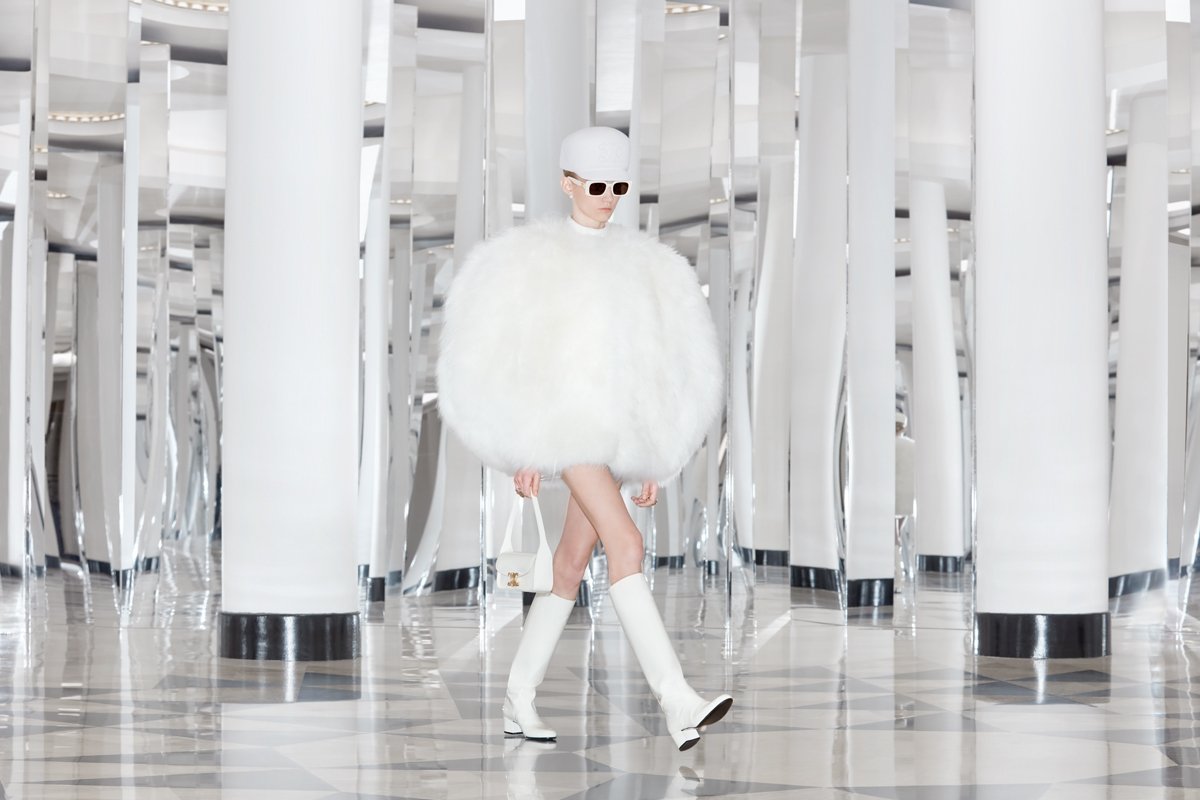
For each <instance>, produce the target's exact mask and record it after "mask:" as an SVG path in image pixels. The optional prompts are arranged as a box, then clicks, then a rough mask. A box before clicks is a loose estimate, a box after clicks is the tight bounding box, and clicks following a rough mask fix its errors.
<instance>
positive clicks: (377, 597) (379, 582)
mask: <svg viewBox="0 0 1200 800" xmlns="http://www.w3.org/2000/svg"><path fill="white" fill-rule="evenodd" d="M386 595H387V578H367V602H368V603H382V602H383V599H384V597H385V596H386Z"/></svg>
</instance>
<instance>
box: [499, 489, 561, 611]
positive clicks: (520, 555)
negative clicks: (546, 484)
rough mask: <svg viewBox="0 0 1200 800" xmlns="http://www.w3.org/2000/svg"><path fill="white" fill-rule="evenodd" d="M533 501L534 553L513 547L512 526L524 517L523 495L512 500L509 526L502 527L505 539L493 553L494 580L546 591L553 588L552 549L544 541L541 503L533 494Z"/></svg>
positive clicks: (506, 586) (511, 586)
mask: <svg viewBox="0 0 1200 800" xmlns="http://www.w3.org/2000/svg"><path fill="white" fill-rule="evenodd" d="M528 499H530V500H532V501H533V516H534V518H535V519H536V520H537V529H538V549H537V552H534V553H525V552H522V551H520V550H513V542H512V539H513V529H514V528H518V529H519V527H520V526H519V525H518V524H517V523H518V521H520V520H523V519H524V514H523V513H522V512H523V510H524V508H525V500H526V498H524V497H522V498H520V499H519V500H518V501H517V502H516V503H513V506H512V512H511V513H509V515H508V526H507V527H506V528H505V529H504V542H503V543H502V544H501V545H500V552H499V554H498V555H497V556H496V584H497V586H500V587H502V588H504V589H519V590H520V591H523V592H548V591H550V590H551V589H553V588H554V553H553V552H552V551H551V550H550V543H549V542H547V541H546V525H545V523H543V522H542V507H541V506H540V505H538V500H537V498H536V497H531V498H528Z"/></svg>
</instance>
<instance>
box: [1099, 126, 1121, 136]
mask: <svg viewBox="0 0 1200 800" xmlns="http://www.w3.org/2000/svg"><path fill="white" fill-rule="evenodd" d="M1104 132H1105V133H1106V134H1108V135H1109V136H1112V135H1113V134H1114V133H1124V132H1125V129H1124V128H1105V129H1104Z"/></svg>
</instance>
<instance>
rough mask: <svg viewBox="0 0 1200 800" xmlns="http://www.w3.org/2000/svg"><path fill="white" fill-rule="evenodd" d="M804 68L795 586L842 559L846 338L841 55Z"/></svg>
mask: <svg viewBox="0 0 1200 800" xmlns="http://www.w3.org/2000/svg"><path fill="white" fill-rule="evenodd" d="M800 70H801V72H800V76H801V78H800V80H801V85H800V86H801V88H800V131H799V136H800V173H799V185H800V189H799V192H797V206H796V265H795V280H794V282H793V285H792V305H793V307H794V309H795V313H794V315H793V317H792V368H791V375H792V387H791V389H792V412H791V416H792V426H791V440H792V445H791V494H790V501H791V513H790V527H791V557H790V559H789V560H790V562H791V565H792V577H793V585H807V584H806V583H805V576H806V573H804V572H803V571H804V570H821V571H822V574H824V575H825V576H826V577H829V572H828V571H831V570H837V569H838V568H839V565H838V547H837V539H838V522H837V516H836V515H837V506H838V504H839V503H840V500H839V499H838V498H837V496H836V493H835V491H834V470H835V469H836V465H837V455H836V441H837V432H836V431H835V430H834V428H835V427H836V424H837V412H838V408H837V404H838V392H839V391H840V389H841V379H842V355H843V348H844V344H845V338H846V57H845V56H843V55H817V56H809V57H807V58H805V59H803V61H802V62H801V66H800ZM813 576H814V577H815V573H814V574H813ZM797 579H799V580H800V583H799V584H797V582H796V581H797ZM811 582H812V581H808V583H811ZM822 585H826V586H828V585H829V584H828V583H824V584H822Z"/></svg>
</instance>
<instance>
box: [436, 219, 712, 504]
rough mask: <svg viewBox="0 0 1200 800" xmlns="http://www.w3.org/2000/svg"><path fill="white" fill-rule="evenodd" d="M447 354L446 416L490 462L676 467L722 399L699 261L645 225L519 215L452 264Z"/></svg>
mask: <svg viewBox="0 0 1200 800" xmlns="http://www.w3.org/2000/svg"><path fill="white" fill-rule="evenodd" d="M444 313H445V318H444V322H443V327H442V332H441V338H440V348H439V349H440V352H439V354H438V361H437V381H438V404H439V410H440V412H441V414H442V418H443V419H444V420H445V422H446V424H447V425H449V426H450V429H451V430H452V431H453V432H454V433H455V434H456V435H457V436H458V437H459V438H460V439H461V440H462V441H463V443H464V444H465V445H466V446H467V447H468V448H469V449H470V450H471V451H472V452H474V453H475V454H476V455H478V456H479V458H480V459H481V460H482V461H483V462H484V463H485V464H487V465H488V466H491V467H495V468H497V469H499V470H501V471H503V472H507V473H509V474H512V473H514V472H516V471H517V470H518V469H521V468H524V467H534V468H537V469H538V470H539V471H540V472H541V473H542V474H543V475H545V476H546V477H548V478H553V477H555V476H557V475H559V473H561V471H562V469H563V468H565V467H569V466H572V465H574V464H604V465H607V466H608V467H609V469H611V470H612V472H613V474H614V475H615V476H616V477H617V478H618V480H621V481H625V480H638V481H640V480H646V479H654V480H657V481H658V482H660V483H665V482H666V481H668V480H670V479H671V478H673V477H675V476H676V475H677V474H678V473H679V471H680V470H681V469H682V468H683V466H684V465H685V464H686V463H687V461H688V460H689V459H690V458H691V456H692V454H693V453H695V451H696V449H697V448H698V447H699V446H700V444H701V442H702V441H703V439H704V435H705V434H706V433H707V432H708V428H709V426H710V425H711V424H712V423H713V421H714V420H715V419H716V416H717V414H718V413H719V412H720V410H721V407H722V403H723V401H724V379H723V375H722V362H721V358H720V354H719V352H718V348H717V333H716V328H715V326H714V325H713V320H712V315H711V314H710V313H709V309H708V301H707V299H706V298H705V297H704V295H703V293H702V292H701V291H700V286H699V283H698V282H697V279H696V273H695V270H693V269H692V267H691V265H690V264H689V263H688V262H687V259H685V258H683V257H682V256H680V255H679V254H678V253H676V252H675V251H674V250H672V249H671V248H670V247H668V246H666V245H664V244H662V243H661V242H659V241H658V240H657V239H655V238H653V237H651V236H648V235H646V234H644V233H641V232H639V231H633V230H629V229H625V228H620V227H615V226H607V227H606V228H605V229H603V230H602V231H599V232H595V231H589V230H588V229H586V228H583V227H582V226H580V225H578V224H577V223H575V222H573V221H571V220H569V219H564V220H556V221H549V222H536V223H533V224H530V225H526V226H523V227H518V228H513V229H510V230H508V231H506V232H504V233H503V234H501V235H499V236H496V237H494V238H492V239H490V240H488V241H487V242H484V243H482V244H480V245H478V246H477V247H475V248H474V249H473V250H472V251H471V253H470V254H469V255H468V257H467V259H466V261H465V262H464V263H463V264H462V266H461V268H460V269H459V270H458V272H457V274H456V275H455V276H454V279H453V281H452V282H451V285H450V288H449V290H448V293H447V296H446V301H445V306H444Z"/></svg>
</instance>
